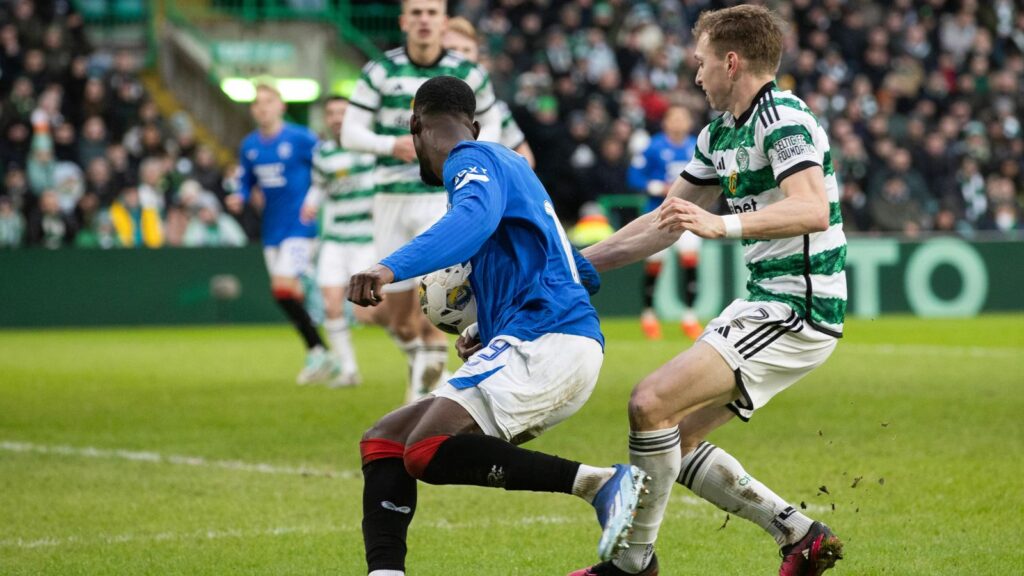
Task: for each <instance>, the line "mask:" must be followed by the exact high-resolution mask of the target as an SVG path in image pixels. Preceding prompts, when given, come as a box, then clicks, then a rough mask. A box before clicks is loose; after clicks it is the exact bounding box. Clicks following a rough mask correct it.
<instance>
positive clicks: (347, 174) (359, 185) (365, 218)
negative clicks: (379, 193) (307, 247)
mask: <svg viewBox="0 0 1024 576" xmlns="http://www.w3.org/2000/svg"><path fill="white" fill-rule="evenodd" d="M376 161H377V158H376V156H374V155H373V154H363V153H359V152H349V151H347V150H345V149H343V148H342V147H341V146H340V145H339V144H338V143H337V142H335V141H334V140H327V141H323V142H321V143H320V144H319V145H317V148H316V151H315V153H314V154H313V184H314V185H315V186H318V187H319V188H320V190H321V191H322V193H323V204H322V206H323V208H322V209H321V212H320V238H321V239H322V240H326V241H333V242H345V243H353V244H369V243H371V242H373V219H372V213H373V194H374V192H373V169H374V166H375V165H376Z"/></svg>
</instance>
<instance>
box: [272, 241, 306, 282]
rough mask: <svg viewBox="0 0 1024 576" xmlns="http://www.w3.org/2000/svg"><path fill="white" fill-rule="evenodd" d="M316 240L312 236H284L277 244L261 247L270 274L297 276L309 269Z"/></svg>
mask: <svg viewBox="0 0 1024 576" xmlns="http://www.w3.org/2000/svg"><path fill="white" fill-rule="evenodd" d="M315 247H316V240H314V239H313V238H299V237H295V238H285V239H284V240H282V241H281V243H280V244H278V245H277V246H264V247H263V261H264V262H266V264H267V273H268V274H270V275H271V276H284V277H286V278H298V277H299V276H302V275H303V274H305V273H306V271H308V270H309V265H310V263H311V261H312V259H313V250H314V248H315Z"/></svg>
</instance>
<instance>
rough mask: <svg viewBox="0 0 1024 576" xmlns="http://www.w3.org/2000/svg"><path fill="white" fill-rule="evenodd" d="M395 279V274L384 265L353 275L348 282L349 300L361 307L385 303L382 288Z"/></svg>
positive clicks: (377, 265) (374, 266) (376, 265)
mask: <svg viewBox="0 0 1024 576" xmlns="http://www.w3.org/2000/svg"><path fill="white" fill-rule="evenodd" d="M394 279H395V273H394V272H392V271H391V269H390V268H388V267H387V266H385V265H383V264H374V265H373V266H371V267H369V268H367V269H366V270H363V271H362V272H359V273H357V274H353V275H352V279H350V280H349V282H348V299H349V301H350V302H352V303H353V304H358V305H359V306H376V305H377V304H380V303H381V302H383V301H384V294H383V293H382V292H381V288H383V287H384V285H385V284H390V283H391V282H392V281H394Z"/></svg>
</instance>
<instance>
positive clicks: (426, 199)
mask: <svg viewBox="0 0 1024 576" xmlns="http://www.w3.org/2000/svg"><path fill="white" fill-rule="evenodd" d="M446 212H448V196H447V195H446V194H425V195H419V196H417V197H414V198H412V199H411V200H410V201H409V210H408V211H407V212H406V213H405V216H406V218H407V220H406V221H407V224H408V226H409V229H410V230H412V231H413V236H416V235H419V234H422V233H423V232H426V231H427V230H428V229H429V228H430V227H431V226H433V225H434V223H435V222H437V221H438V220H440V219H441V218H442V217H443V216H444V215H445V213H446ZM414 288H415V290H414V291H415V293H416V301H415V310H414V311H413V312H412V315H413V316H415V317H416V318H417V319H418V322H419V325H420V333H419V337H420V340H421V341H422V342H423V348H422V349H421V350H420V352H419V357H418V358H417V359H416V361H415V362H414V366H413V373H412V381H413V383H414V384H415V385H416V386H418V389H419V390H420V391H422V392H423V393H426V392H429V391H431V390H434V389H435V388H437V387H438V385H439V384H440V383H441V382H442V380H443V379H444V378H446V377H447V375H448V373H447V366H448V336H447V335H445V333H444V332H442V331H441V330H439V329H438V328H437V327H436V326H434V325H433V324H431V323H430V321H429V320H428V319H427V317H426V315H424V314H423V311H422V310H421V309H420V307H419V290H418V288H419V279H417V280H416V283H415V284H414Z"/></svg>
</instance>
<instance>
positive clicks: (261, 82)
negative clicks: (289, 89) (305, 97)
mask: <svg viewBox="0 0 1024 576" xmlns="http://www.w3.org/2000/svg"><path fill="white" fill-rule="evenodd" d="M252 86H253V89H255V90H256V91H257V92H259V91H261V90H266V91H267V92H272V93H273V94H275V95H276V96H277V97H278V99H280V100H284V96H282V94H281V90H280V89H279V88H278V87H277V82H276V81H275V80H274V79H273V78H270V77H267V76H262V77H260V78H256V79H255V80H253V81H252Z"/></svg>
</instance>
